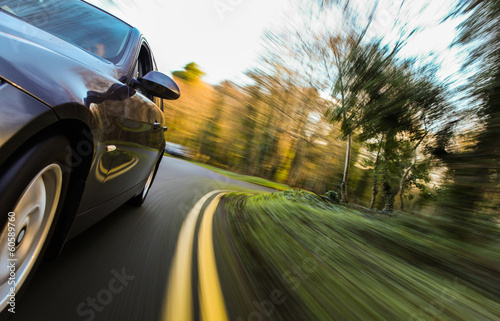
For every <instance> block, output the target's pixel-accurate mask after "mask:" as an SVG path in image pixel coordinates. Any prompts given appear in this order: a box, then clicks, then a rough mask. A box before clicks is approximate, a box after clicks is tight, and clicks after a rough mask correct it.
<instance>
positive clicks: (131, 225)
mask: <svg viewBox="0 0 500 321" xmlns="http://www.w3.org/2000/svg"><path fill="white" fill-rule="evenodd" d="M238 189H250V190H260V191H271V190H269V189H266V188H263V187H260V186H256V185H252V184H248V183H245V182H241V181H237V180H233V179H229V178H227V177H225V176H222V175H220V174H217V173H214V172H212V171H209V170H207V169H205V168H202V167H199V166H197V165H194V164H192V163H189V162H186V161H183V160H179V159H175V158H169V157H165V158H164V159H163V161H162V163H161V166H160V168H159V171H158V174H157V176H156V180H155V182H154V184H153V186H152V188H151V190H150V193H149V196H148V198H147V200H146V201H145V203H144V204H143V206H142V207H140V208H137V207H132V206H130V205H124V206H122V207H121V208H119V209H118V210H116V211H115V212H113V213H112V214H110V215H109V216H108V217H106V218H105V219H104V220H102V221H101V222H99V223H97V224H96V225H94V226H93V227H91V228H90V229H89V230H87V231H85V232H84V233H83V234H81V235H79V236H78V237H76V238H74V239H73V240H71V241H70V242H68V243H67V244H66V246H65V248H64V249H63V251H62V253H61V255H60V256H59V257H58V258H57V259H55V260H53V261H51V262H43V263H42V264H41V265H40V267H39V269H38V271H37V273H36V275H35V278H34V280H33V281H32V282H31V284H30V285H29V288H28V291H27V293H26V294H25V295H24V296H23V297H22V298H21V299H20V300H19V301H18V302H17V304H16V314H15V317H14V318H12V319H13V320H19V321H33V320H37V321H44V320H47V321H48V320H50V321H58V320H64V321H71V320H82V321H83V320H88V321H91V320H95V321H99V320H107V321H109V320H111V321H114V320H120V321H125V320H133V321H138V320H141V321H142V320H144V321H146V320H154V321H159V320H162V321H167V320H179V321H183V320H186V321H187V320H189V319H192V320H199V319H200V314H203V315H212V316H213V315H218V314H217V313H222V316H220V317H217V319H219V320H223V318H224V317H226V319H228V320H243V319H244V320H246V319H247V318H246V317H244V318H240V317H239V316H245V315H248V313H249V311H250V312H251V308H250V307H249V306H248V304H250V303H249V302H251V301H252V300H251V299H252V298H251V294H249V292H248V291H247V290H246V289H245V285H244V284H243V282H242V281H241V280H240V279H239V278H238V275H237V273H236V272H235V270H234V269H233V268H232V267H231V263H230V262H229V261H230V260H227V259H224V255H221V249H220V247H221V245H218V244H217V241H216V242H212V243H211V242H208V241H199V240H200V239H201V240H209V239H211V238H212V235H210V233H212V230H213V231H214V233H215V234H217V231H220V230H221V228H223V222H222V221H220V220H218V216H220V212H221V211H220V210H219V211H215V213H213V211H212V213H213V214H214V216H215V218H214V223H213V224H216V227H215V228H214V229H212V226H211V225H210V224H212V221H211V219H210V217H209V216H210V213H209V214H207V213H208V212H210V211H209V210H207V211H206V212H204V210H206V209H207V206H208V205H209V204H210V203H211V202H214V203H213V204H212V207H214V206H216V202H217V199H216V198H217V197H218V195H219V192H214V193H211V192H212V191H221V190H238ZM209 193H211V194H209ZM207 194H209V195H207ZM205 195H207V196H206V197H205V198H204V199H203V200H202V201H201V202H199V201H200V199H202V198H203V197H204V196H205ZM214 199H215V200H214ZM197 203H198V204H197ZM196 204H197V205H198V208H195V209H193V207H195V205H196ZM200 209H201V210H200ZM219 209H220V207H219ZM203 213H205V215H204V214H203ZM189 215H191V216H190V217H189ZM204 221H206V222H204ZM193 222H194V223H193ZM221 222H222V223H221ZM204 224H205V225H206V226H204ZM181 230H183V232H182V233H181ZM202 230H205V232H202ZM203 233H205V234H203ZM213 239H215V240H217V239H221V236H220V235H219V236H216V235H215V236H214V237H213ZM198 242H200V243H198ZM199 248H200V249H199ZM190 250H192V252H191V254H189V253H190V252H189V251H190ZM211 252H212V253H211ZM176 253H177V254H176ZM207 253H208V254H207ZM174 257H175V259H174ZM211 260H213V262H212V261H211ZM173 262H176V263H175V264H174V263H173ZM173 264H174V265H176V266H177V268H174V269H172V271H171V267H172V266H173ZM200 264H201V265H200ZM215 265H216V267H215ZM175 269H177V272H173V270H175ZM198 271H202V273H201V274H200V273H198ZM206 273H208V274H207V275H205V276H203V275H202V274H206ZM210 273H212V274H210ZM213 273H215V276H219V278H220V279H219V280H217V279H216V277H214V274H213ZM172 280H174V281H172ZM186 280H187V281H186ZM203 283H205V285H203ZM214 284H220V289H221V290H220V294H221V299H222V302H217V293H216V292H217V287H215V289H214ZM199 286H201V288H205V289H206V291H208V293H206V294H205V295H204V297H205V300H210V302H200V301H204V300H203V299H202V300H200V296H199V293H203V291H204V290H200V291H201V292H199V291H198V289H199ZM214 293H215V294H214ZM202 296H203V294H202ZM183 300H184V301H183ZM214 300H215V301H214ZM247 300H249V302H245V301H247ZM179 302H180V303H179ZM183 302H184V303H183ZM218 304H219V308H222V310H220V309H219V310H218V311H217V307H216V308H213V307H214V306H217V305H218ZM220 304H222V306H220ZM167 305H168V306H169V308H167ZM200 306H202V308H200ZM224 306H225V307H226V309H224ZM207 307H208V308H207ZM210 307H212V309H210ZM207 310H215V311H207ZM168 311H170V312H171V313H170V315H169V313H168ZM172 311H173V313H172ZM210 313H212V314H210ZM213 313H215V314H213ZM224 313H225V315H224ZM183 315H184V316H185V317H182V316H183ZM206 318H207V317H206ZM206 318H205V319H206Z"/></svg>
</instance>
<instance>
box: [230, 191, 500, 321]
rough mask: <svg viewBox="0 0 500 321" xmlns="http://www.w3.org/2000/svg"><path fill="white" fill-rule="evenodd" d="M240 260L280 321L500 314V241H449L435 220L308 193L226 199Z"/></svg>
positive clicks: (486, 316)
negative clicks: (278, 296)
mask: <svg viewBox="0 0 500 321" xmlns="http://www.w3.org/2000/svg"><path fill="white" fill-rule="evenodd" d="M225 204H226V211H227V213H228V215H227V217H228V224H229V232H228V233H230V237H231V240H232V246H233V247H234V249H235V253H236V258H237V261H238V262H239V265H240V266H241V268H242V270H243V271H244V273H245V274H246V275H245V277H246V279H248V280H249V282H248V283H249V284H250V285H251V287H252V291H253V292H254V293H255V294H256V297H257V298H258V299H259V300H264V299H269V297H270V295H271V293H272V291H273V290H276V289H278V290H280V291H282V292H283V293H284V295H285V297H286V301H285V302H284V303H283V304H280V305H276V306H275V310H274V311H273V315H272V316H271V319H272V320H322V321H323V320H467V321H470V320H498V316H500V241H498V240H499V239H500V238H496V241H489V242H488V243H486V244H484V243H483V244H481V245H474V244H468V243H460V242H458V241H455V240H452V239H449V238H447V236H446V235H445V234H443V233H442V232H441V231H440V230H438V229H436V228H435V227H434V225H432V224H431V223H430V222H429V221H427V220H425V219H421V218H415V217H410V216H403V215H400V216H398V217H387V216H384V215H373V214H370V215H368V214H365V213H362V212H360V211H357V210H354V209H351V208H346V207H344V206H339V205H333V204H329V203H325V202H323V201H322V200H321V199H320V198H319V197H318V196H316V195H315V194H312V193H308V192H297V191H287V192H280V193H274V194H262V195H256V196H247V195H242V194H232V195H229V196H227V197H226V203H225Z"/></svg>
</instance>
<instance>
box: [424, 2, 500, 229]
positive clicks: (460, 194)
mask: <svg viewBox="0 0 500 321" xmlns="http://www.w3.org/2000/svg"><path fill="white" fill-rule="evenodd" d="M459 15H463V16H465V15H466V16H467V18H465V20H464V21H463V23H461V24H460V26H459V30H460V34H459V36H458V37H457V39H456V44H457V45H462V46H464V48H465V49H466V50H468V52H469V59H468V60H467V61H466V62H465V64H464V69H467V66H473V68H474V69H473V70H474V71H473V75H472V76H471V77H470V78H469V81H468V84H467V86H465V87H464V88H463V91H464V93H465V94H466V97H467V99H469V101H468V104H469V105H473V106H475V108H474V109H473V111H474V112H475V114H476V115H477V117H479V119H480V123H479V124H478V126H477V134H476V135H475V138H474V140H473V141H472V142H471V145H472V147H471V148H468V149H466V150H461V151H457V150H455V151H453V150H452V148H451V146H450V142H451V139H450V138H451V135H452V128H453V127H454V126H455V125H456V121H453V122H450V123H449V124H448V126H446V127H445V129H444V130H442V131H441V132H440V136H438V139H437V143H439V144H436V146H435V148H434V154H435V155H436V156H437V157H439V158H440V159H441V160H442V161H443V162H444V163H445V164H446V166H447V167H448V168H449V169H450V171H449V173H450V176H451V178H452V183H451V184H450V185H449V187H448V193H447V195H448V197H447V199H446V201H445V203H444V206H443V207H442V208H441V209H440V211H441V212H442V213H445V216H446V217H448V218H449V219H450V224H448V225H447V226H446V228H447V229H448V230H449V231H450V232H452V233H453V234H454V235H455V236H456V237H459V238H466V237H468V236H469V235H470V234H471V232H473V231H474V230H475V229H477V227H478V226H480V225H479V224H477V223H478V218H480V217H482V219H481V220H479V221H482V222H484V221H488V220H489V219H493V218H495V217H497V218H498V215H499V214H498V213H499V211H498V209H499V206H498V204H499V203H500V186H499V184H498V176H499V172H500V165H499V164H500V143H499V139H498V137H499V135H500V50H499V48H498V46H499V44H500V33H499V32H498V26H499V25H500V3H499V2H498V1H495V0H483V1H481V0H473V1H459V3H458V5H457V7H456V8H455V10H454V12H453V13H452V14H451V15H450V16H451V17H454V16H459ZM486 196H488V197H486ZM480 213H483V214H488V215H478V214H480Z"/></svg>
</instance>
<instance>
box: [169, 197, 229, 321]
mask: <svg viewBox="0 0 500 321" xmlns="http://www.w3.org/2000/svg"><path fill="white" fill-rule="evenodd" d="M215 194H217V195H216V196H215V198H214V199H213V200H212V201H211V202H210V204H209V205H208V206H207V208H206V209H205V212H204V215H203V217H202V221H201V225H200V231H199V234H198V276H199V286H198V293H199V298H200V313H201V319H202V320H203V321H212V320H217V321H227V320H229V319H228V317H227V312H226V306H225V303H224V298H223V295H222V290H221V288H220V282H219V275H218V274H217V266H216V263H215V253H214V248H213V237H212V222H213V217H214V213H215V210H216V209H217V205H218V204H219V201H220V198H221V197H222V195H224V194H226V193H225V192H224V191H213V192H210V193H208V194H206V195H204V196H203V197H202V198H201V199H200V200H199V201H198V202H197V203H196V204H195V205H194V207H193V208H192V209H191V210H190V211H189V213H188V215H187V217H186V219H185V220H184V223H183V224H182V227H181V231H180V234H179V238H178V240H177V248H176V251H175V254H174V259H173V261H172V267H171V270H170V276H169V284H168V289H167V294H166V297H165V302H164V304H163V311H162V318H161V320H162V321H191V320H193V296H192V293H191V289H192V283H191V266H192V257H193V243H194V234H195V229H196V222H197V221H198V217H199V215H200V212H201V209H202V207H203V205H204V204H205V202H206V201H207V200H208V199H209V198H210V197H212V196H213V195H215Z"/></svg>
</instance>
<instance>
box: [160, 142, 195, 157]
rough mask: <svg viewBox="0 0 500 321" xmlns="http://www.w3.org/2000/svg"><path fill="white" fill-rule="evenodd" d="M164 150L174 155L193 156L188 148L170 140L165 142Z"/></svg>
mask: <svg viewBox="0 0 500 321" xmlns="http://www.w3.org/2000/svg"><path fill="white" fill-rule="evenodd" d="M165 152H166V153H167V154H169V155H172V156H176V157H181V158H193V152H192V151H191V150H190V149H189V148H187V147H186V146H182V145H179V144H175V143H171V142H166V143H165Z"/></svg>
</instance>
